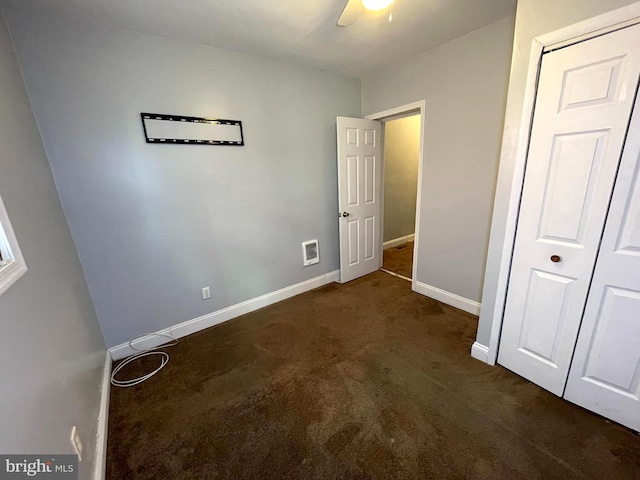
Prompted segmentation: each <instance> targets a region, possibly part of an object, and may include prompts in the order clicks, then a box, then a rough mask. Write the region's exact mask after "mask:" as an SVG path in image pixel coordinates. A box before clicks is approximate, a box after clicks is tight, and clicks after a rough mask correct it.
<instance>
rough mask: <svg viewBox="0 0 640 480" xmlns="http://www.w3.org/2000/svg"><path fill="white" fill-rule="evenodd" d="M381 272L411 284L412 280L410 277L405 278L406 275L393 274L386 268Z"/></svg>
mask: <svg viewBox="0 0 640 480" xmlns="http://www.w3.org/2000/svg"><path fill="white" fill-rule="evenodd" d="M380 271H381V272H384V273H388V274H389V275H391V276H392V277H398V278H401V279H402V280H406V281H407V282H411V279H410V278H409V277H405V276H404V275H400V274H399V273H396V272H392V271H391V270H387V269H386V268H381V269H380Z"/></svg>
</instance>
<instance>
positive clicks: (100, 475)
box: [93, 351, 112, 480]
mask: <svg viewBox="0 0 640 480" xmlns="http://www.w3.org/2000/svg"><path fill="white" fill-rule="evenodd" d="M111 362H112V359H111V354H110V353H109V352H108V351H107V352H106V355H105V359H104V369H103V371H102V386H101V391H100V411H99V413H98V429H97V433H96V457H95V464H94V467H93V469H94V470H93V480H104V476H105V469H106V466H107V433H108V429H109V398H110V395H111Z"/></svg>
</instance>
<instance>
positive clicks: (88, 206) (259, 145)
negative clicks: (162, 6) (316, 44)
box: [6, 8, 361, 346]
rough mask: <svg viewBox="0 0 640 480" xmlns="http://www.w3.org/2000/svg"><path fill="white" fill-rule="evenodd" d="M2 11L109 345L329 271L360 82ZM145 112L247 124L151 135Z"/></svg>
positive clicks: (335, 251) (334, 256) (72, 21)
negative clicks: (224, 136)
mask: <svg viewBox="0 0 640 480" xmlns="http://www.w3.org/2000/svg"><path fill="white" fill-rule="evenodd" d="M6 13H7V17H8V21H9V26H10V28H11V32H12V35H13V37H14V42H15V45H16V52H17V56H18V60H19V62H20V65H21V67H22V70H23V74H24V77H25V82H26V85H27V91H28V92H29V96H30V98H31V102H32V104H33V109H34V113H35V115H36V118H37V119H38V123H39V126H40V131H41V133H42V137H43V140H44V144H45V147H46V149H47V152H48V155H49V160H50V163H51V168H52V171H53V174H54V177H55V180H56V184H57V186H58V190H59V193H60V199H61V201H62V205H63V207H64V211H65V214H66V216H67V219H68V221H69V225H70V228H71V231H72V234H73V238H74V240H75V243H76V246H77V248H78V253H79V255H80V259H81V262H82V266H83V268H84V272H85V275H86V278H87V282H88V285H89V289H90V291H91V295H92V298H93V301H94V304H95V307H96V311H97V314H98V318H99V320H100V324H101V326H102V331H103V333H104V336H105V339H106V342H107V345H108V346H114V345H117V344H120V343H122V342H126V341H128V340H130V339H131V338H133V337H135V336H137V335H140V334H142V333H145V332H153V331H158V330H160V329H163V328H166V327H168V326H171V325H174V324H177V323H180V322H183V321H186V320H190V319H192V318H195V317H198V316H200V315H203V314H206V313H209V312H212V311H215V310H218V309H221V308H224V307H227V306H229V305H233V304H236V303H238V302H242V301H244V300H247V299H249V298H253V297H256V296H259V295H262V294H265V293H267V292H271V291H274V290H277V289H280V288H283V287H286V286H289V285H292V284H295V283H298V282H301V281H304V280H307V279H309V278H313V277H316V276H318V275H321V274H325V273H327V272H330V271H333V270H335V269H337V268H338V265H339V260H338V222H337V220H338V218H337V215H336V212H337V209H338V205H337V168H336V140H335V135H336V134H335V118H336V116H337V115H345V116H359V115H360V113H361V97H360V81H359V80H358V79H354V78H347V77H342V76H338V75H334V74H329V73H324V72H322V71H317V70H312V69H307V68H299V67H295V66H290V65H285V64H281V63H277V62H273V61H268V60H264V59H260V58H255V57H251V56H247V55H241V54H236V53H230V52H225V51H221V50H217V49H214V48H210V47H204V46H196V45H192V44H187V43H183V42H179V41H173V40H169V39H165V38H161V37H156V36H151V35H145V34H140V33H135V32H131V31H126V30H116V29H108V28H106V27H102V26H99V25H94V24H91V23H86V22H84V21H81V20H78V19H74V18H60V17H49V16H44V15H42V14H37V13H34V12H30V11H28V10H19V9H9V8H7V10H6ZM140 112H156V113H173V114H183V115H194V116H215V117H219V118H230V119H237V120H242V121H243V124H244V134H245V140H246V146H245V147H243V148H239V147H209V146H206V147H205V146H180V145H147V144H146V143H144V138H143V132H142V127H141V122H140V117H139V115H140ZM313 238H317V239H318V240H319V242H320V251H321V256H320V258H321V262H320V263H319V264H318V265H315V266H312V267H306V268H305V267H303V266H302V249H301V242H303V241H305V240H310V239H313ZM203 286H210V287H211V293H212V297H213V298H212V299H211V300H207V301H203V300H202V297H201V287H203Z"/></svg>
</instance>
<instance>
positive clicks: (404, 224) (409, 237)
mask: <svg viewBox="0 0 640 480" xmlns="http://www.w3.org/2000/svg"><path fill="white" fill-rule="evenodd" d="M420 123H421V122H420V115H419V114H414V115H411V116H407V117H403V118H396V119H391V120H388V121H386V122H385V123H384V175H383V176H384V179H383V192H384V193H383V197H384V198H383V206H384V207H383V208H384V213H383V229H382V230H383V237H382V238H383V254H382V258H383V260H382V269H383V270H384V271H386V272H388V273H393V274H395V275H397V276H398V277H401V278H404V279H406V280H411V279H412V277H413V252H414V240H415V233H416V232H415V228H416V204H417V194H418V166H419V160H420Z"/></svg>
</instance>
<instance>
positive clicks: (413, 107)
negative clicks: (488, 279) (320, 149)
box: [364, 100, 446, 303]
mask: <svg viewBox="0 0 640 480" xmlns="http://www.w3.org/2000/svg"><path fill="white" fill-rule="evenodd" d="M426 112H427V101H426V100H419V101H417V102H413V103H408V104H406V105H402V106H400V107H395V108H390V109H389V110H384V111H382V112H378V113H372V114H371V115H367V116H366V117H364V118H366V119H367V120H380V121H381V122H386V121H389V120H397V119H399V118H404V117H408V116H411V115H416V114H419V115H420V146H419V149H418V191H417V195H416V227H415V229H414V231H415V234H414V244H413V266H412V269H411V277H412V280H411V290H413V291H414V292H418V293H420V291H419V290H418V283H419V282H418V280H417V278H418V254H419V250H418V245H420V211H421V205H422V174H423V171H424V146H425V145H424V140H425V137H426V133H425V132H426V128H427V122H426ZM383 136H384V135H383ZM383 142H384V139H383ZM382 157H383V160H382V169H383V170H382V174H383V178H384V143H383V154H382ZM383 183H384V182H383ZM382 195H383V199H384V192H382ZM383 207H384V205H383ZM383 227H384V208H383V217H382V221H381V222H380V239H382V233H383ZM383 248H384V245H383V244H382V242H380V245H379V249H380V262H382V256H383V253H382V251H383ZM380 266H382V264H381V265H380ZM445 303H446V302H445Z"/></svg>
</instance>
